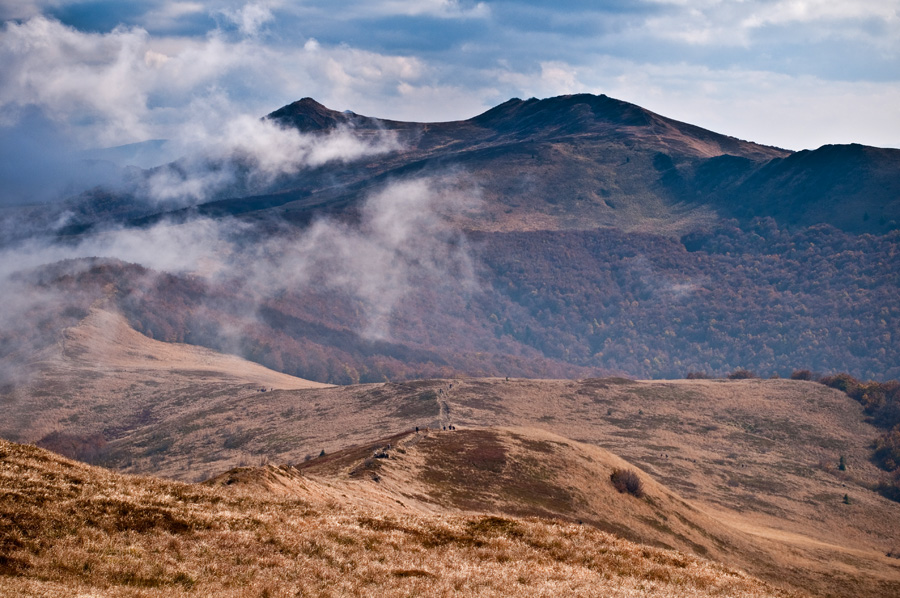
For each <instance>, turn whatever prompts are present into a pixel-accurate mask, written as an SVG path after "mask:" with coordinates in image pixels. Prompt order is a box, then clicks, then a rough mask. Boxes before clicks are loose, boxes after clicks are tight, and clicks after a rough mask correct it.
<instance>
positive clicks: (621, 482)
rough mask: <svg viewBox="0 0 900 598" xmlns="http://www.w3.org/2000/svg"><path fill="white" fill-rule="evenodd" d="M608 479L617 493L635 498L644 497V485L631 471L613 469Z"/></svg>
mask: <svg viewBox="0 0 900 598" xmlns="http://www.w3.org/2000/svg"><path fill="white" fill-rule="evenodd" d="M609 479H610V481H611V482H612V484H613V486H615V488H616V490H618V491H619V492H627V493H628V494H631V495H632V496H636V497H637V498H641V497H643V496H644V483H643V482H641V478H640V477H639V476H638V474H637V472H635V471H634V470H632V469H618V468H617V469H614V470H613V472H612V474H611V475H610V476H609Z"/></svg>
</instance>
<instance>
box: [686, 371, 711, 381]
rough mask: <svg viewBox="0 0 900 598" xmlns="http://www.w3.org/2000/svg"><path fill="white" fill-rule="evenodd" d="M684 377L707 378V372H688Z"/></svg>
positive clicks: (693, 378)
mask: <svg viewBox="0 0 900 598" xmlns="http://www.w3.org/2000/svg"><path fill="white" fill-rule="evenodd" d="M685 378H687V379H688V380H708V379H709V374H707V373H706V372H688V373H687V376H685Z"/></svg>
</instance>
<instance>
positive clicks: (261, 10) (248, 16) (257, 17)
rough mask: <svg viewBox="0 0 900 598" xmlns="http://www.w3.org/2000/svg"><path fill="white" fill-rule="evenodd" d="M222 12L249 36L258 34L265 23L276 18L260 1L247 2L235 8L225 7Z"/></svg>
mask: <svg viewBox="0 0 900 598" xmlns="http://www.w3.org/2000/svg"><path fill="white" fill-rule="evenodd" d="M222 14H224V15H225V16H226V18H228V20H230V21H231V22H233V23H234V24H235V25H237V27H238V30H239V31H240V32H241V33H243V34H244V35H249V36H254V35H257V34H258V33H259V32H260V30H261V29H262V26H263V25H265V24H266V23H268V22H269V21H272V20H273V19H274V18H275V17H274V16H273V15H272V11H271V10H270V9H269V7H268V6H266V5H264V4H258V3H251V4H245V5H244V6H242V7H241V8H238V9H233V10H230V9H225V10H223V11H222Z"/></svg>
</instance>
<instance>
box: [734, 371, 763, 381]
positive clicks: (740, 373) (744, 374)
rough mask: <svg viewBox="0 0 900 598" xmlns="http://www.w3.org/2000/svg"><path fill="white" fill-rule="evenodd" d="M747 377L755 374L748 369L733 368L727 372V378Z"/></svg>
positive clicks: (739, 378) (741, 378) (752, 376)
mask: <svg viewBox="0 0 900 598" xmlns="http://www.w3.org/2000/svg"><path fill="white" fill-rule="evenodd" d="M749 378H756V374H754V373H753V372H751V371H750V370H734V371H733V372H731V373H730V374H728V379H729V380H747V379H749Z"/></svg>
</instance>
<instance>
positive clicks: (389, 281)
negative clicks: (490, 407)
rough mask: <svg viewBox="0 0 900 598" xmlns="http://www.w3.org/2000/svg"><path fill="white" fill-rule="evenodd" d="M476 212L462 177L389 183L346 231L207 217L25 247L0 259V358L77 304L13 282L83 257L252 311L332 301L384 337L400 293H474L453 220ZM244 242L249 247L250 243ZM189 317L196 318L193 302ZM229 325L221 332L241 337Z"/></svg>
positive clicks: (70, 270) (249, 316)
mask: <svg viewBox="0 0 900 598" xmlns="http://www.w3.org/2000/svg"><path fill="white" fill-rule="evenodd" d="M480 206H481V200H480V196H479V193H478V189H477V187H476V186H474V185H472V184H471V183H469V182H467V181H466V180H465V178H464V177H460V176H446V177H430V178H420V179H414V180H405V181H397V182H394V183H392V184H389V185H387V186H385V187H384V188H383V189H381V190H379V191H377V192H375V193H373V194H372V195H371V196H369V197H368V198H367V199H366V200H365V201H364V203H363V204H362V205H361V207H360V216H359V219H358V221H357V222H356V223H348V222H343V221H338V220H333V219H321V220H318V221H316V222H314V223H313V224H312V225H311V226H309V227H307V228H305V229H297V228H294V227H288V226H287V225H286V226H285V228H284V229H283V230H282V231H280V232H277V233H274V234H270V235H268V236H266V237H262V238H260V237H259V235H258V234H256V233H257V232H258V231H254V230H253V228H252V226H251V225H249V224H247V223H243V222H241V221H237V220H232V219H225V220H212V219H208V218H196V219H193V220H190V221H187V222H182V223H169V222H162V223H159V224H156V225H155V226H152V227H149V228H144V229H119V230H114V231H106V232H102V233H97V234H93V235H90V236H87V237H85V238H83V239H81V240H80V241H78V242H77V243H72V242H71V241H69V242H65V243H60V242H51V241H48V240H43V241H42V240H40V239H38V238H31V239H29V240H27V241H25V242H23V243H20V244H18V245H16V246H15V247H6V248H4V249H3V250H0V288H2V291H0V302H2V305H3V306H4V308H3V310H2V313H0V332H2V334H0V348H2V349H3V351H2V353H3V355H0V357H3V358H4V359H6V360H7V363H9V358H10V356H13V357H14V356H15V355H17V354H18V355H19V356H20V357H21V359H16V360H14V361H15V363H17V366H16V367H17V368H20V369H21V368H22V367H25V366H24V365H23V364H25V363H26V362H27V357H28V356H29V352H30V351H31V349H29V346H30V347H32V348H34V347H37V346H39V345H41V344H42V343H45V342H46V341H47V338H49V337H47V336H46V335H43V336H42V335H38V337H37V339H38V340H35V339H34V338H32V340H31V341H29V343H30V345H29V344H25V345H21V346H20V345H17V344H16V342H17V341H16V339H17V338H18V339H20V340H21V339H24V338H26V337H29V335H31V337H33V336H34V334H33V333H34V332H35V330H34V328H35V322H34V318H35V317H40V318H43V319H46V318H48V317H49V318H51V319H52V317H51V316H50V315H49V314H60V313H63V312H65V311H66V310H71V309H73V308H72V307H71V306H72V305H78V306H79V309H83V308H85V307H86V306H85V305H81V304H80V303H79V301H80V302H81V303H83V302H84V301H83V300H82V299H79V298H78V297H76V296H74V295H72V294H68V295H67V293H63V292H60V291H59V290H58V289H56V288H55V287H54V286H52V285H51V286H41V285H39V286H34V285H32V284H30V283H28V282H27V280H28V277H27V276H24V277H23V276H22V275H20V274H17V273H21V272H27V271H29V270H33V269H34V268H38V267H40V266H42V265H45V264H53V263H58V262H60V261H62V260H71V259H73V258H88V257H100V258H112V259H117V260H121V261H123V262H128V263H137V264H140V265H142V266H145V267H147V268H151V269H152V270H153V272H154V274H151V276H158V275H160V274H162V273H175V274H183V275H191V276H197V277H201V278H202V279H204V280H206V281H208V282H209V283H212V284H214V285H215V284H227V285H228V286H229V289H230V291H232V292H234V293H236V294H239V295H241V296H242V297H245V298H249V300H250V301H251V302H255V304H256V305H262V304H263V303H264V302H265V301H266V300H267V299H269V298H272V297H276V296H278V295H280V294H282V293H285V292H288V293H293V294H302V293H304V292H306V291H315V292H325V293H332V294H337V296H340V297H344V298H347V299H349V300H351V301H352V302H353V303H354V305H357V306H359V309H360V310H361V314H360V329H359V330H357V332H358V333H359V334H361V335H362V336H364V337H366V338H369V339H379V340H383V339H390V338H391V322H392V319H393V318H394V317H396V316H397V309H398V306H399V305H400V304H401V302H402V301H403V299H404V297H406V296H408V295H409V294H410V293H414V292H417V290H419V289H422V288H424V287H425V286H428V287H436V286H437V287H441V286H443V285H446V286H447V287H448V288H451V287H452V288H453V289H455V292H460V291H462V292H465V291H466V290H467V289H468V290H469V291H472V290H474V289H475V288H476V286H477V283H476V277H475V274H474V272H475V268H474V265H473V258H472V254H471V252H470V249H469V246H468V244H467V241H466V239H465V236H464V235H463V234H462V233H461V231H460V229H459V227H458V226H457V225H456V222H457V221H458V220H459V219H460V218H470V217H472V216H473V215H474V214H476V213H478V211H479V209H480ZM251 238H252V239H256V241H255V242H253V243H249V242H248V239H251ZM58 267H60V268H62V271H63V272H65V273H67V274H69V275H70V276H71V277H72V279H73V280H77V278H78V276H79V275H80V274H81V273H82V272H83V269H84V268H85V264H84V263H83V262H79V261H77V260H75V261H68V262H62V265H61V266H58ZM143 286H146V287H147V288H152V287H153V286H154V283H153V282H152V281H147V280H145V281H143ZM76 287H77V285H76ZM91 297H93V296H91ZM91 300H96V298H94V299H91ZM192 309H203V305H202V304H200V305H196V306H193V307H192ZM73 313H77V310H75V311H74V312H73ZM35 314H37V316H36V315H35ZM237 315H238V316H239V317H241V318H243V321H244V324H245V325H252V323H253V319H254V318H255V317H256V315H255V314H254V313H246V314H237ZM239 328H240V327H238V328H234V329H232V330H231V331H230V332H228V334H231V335H238V334H240V331H239ZM58 332H59V331H58V330H55V329H52V327H51V328H49V329H48V330H46V334H47V335H51V336H52V335H56V334H58ZM29 338H30V337H29ZM41 339H43V340H41ZM231 340H232V341H234V339H231ZM39 341H40V342H39ZM238 344H239V343H237V342H234V346H237V345H238ZM13 369H15V368H13ZM0 373H2V372H0ZM9 375H12V373H11V372H7V377H8V376H9Z"/></svg>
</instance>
